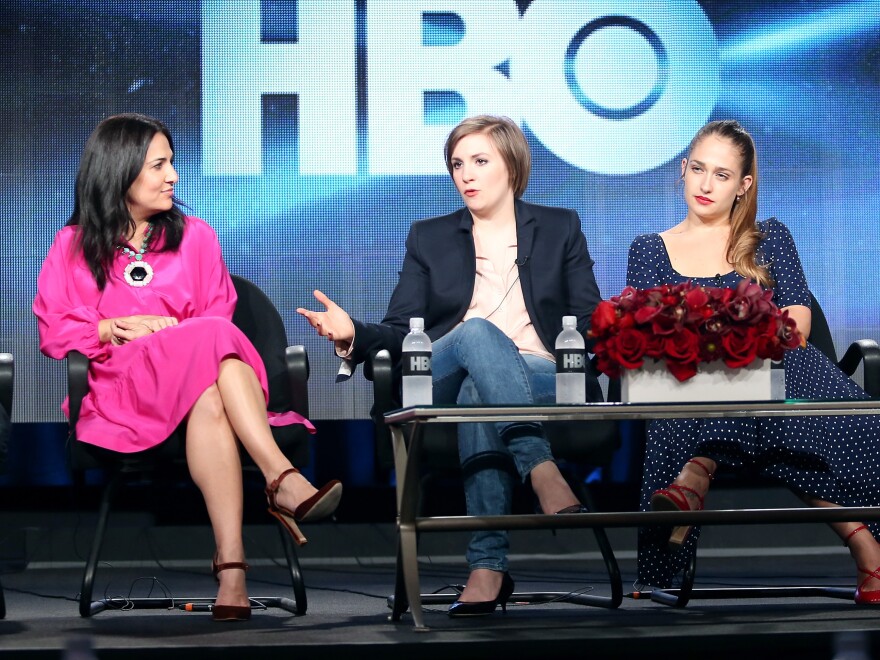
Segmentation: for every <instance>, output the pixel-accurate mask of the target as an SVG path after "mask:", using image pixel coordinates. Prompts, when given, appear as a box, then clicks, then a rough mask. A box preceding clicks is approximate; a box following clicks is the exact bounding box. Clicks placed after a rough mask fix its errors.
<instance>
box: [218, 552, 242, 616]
mask: <svg viewBox="0 0 880 660" xmlns="http://www.w3.org/2000/svg"><path fill="white" fill-rule="evenodd" d="M229 569H239V570H242V571H244V572H245V573H247V571H248V570H249V569H250V566H248V565H247V564H246V563H245V562H243V561H230V562H226V563H225V564H218V563H217V555H214V559H212V560H211V573H213V574H214V579H215V580H217V584H220V575H219V573H220V571H226V570H229ZM211 616H212V617H213V618H214V621H247V620H248V619H250V618H251V606H250V605H217V603H214V606H213V607H212V608H211Z"/></svg>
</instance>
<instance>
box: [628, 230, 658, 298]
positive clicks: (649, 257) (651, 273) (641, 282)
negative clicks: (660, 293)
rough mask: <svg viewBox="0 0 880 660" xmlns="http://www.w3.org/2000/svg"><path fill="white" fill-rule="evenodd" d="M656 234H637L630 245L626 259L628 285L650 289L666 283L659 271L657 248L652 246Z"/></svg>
mask: <svg viewBox="0 0 880 660" xmlns="http://www.w3.org/2000/svg"><path fill="white" fill-rule="evenodd" d="M653 236H656V234H643V235H641V236H637V237H636V238H635V239H634V240H633V242H632V243H631V244H630V246H629V255H628V256H627V260H626V285H627V286H631V287H634V288H636V289H650V288H651V287H654V286H659V285H660V284H664V282H661V281H660V276H659V273H658V271H657V259H658V254H657V250H656V249H654V248H652V247H651V238H652V237H653Z"/></svg>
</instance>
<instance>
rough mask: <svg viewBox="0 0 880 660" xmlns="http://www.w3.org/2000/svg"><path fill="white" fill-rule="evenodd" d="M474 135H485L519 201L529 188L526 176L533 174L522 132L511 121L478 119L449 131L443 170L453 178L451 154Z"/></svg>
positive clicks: (489, 117) (530, 153) (491, 116)
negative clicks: (504, 168)
mask: <svg viewBox="0 0 880 660" xmlns="http://www.w3.org/2000/svg"><path fill="white" fill-rule="evenodd" d="M474 133H485V134H486V135H488V136H489V137H490V138H491V140H492V142H493V144H494V145H495V148H496V149H498V152H499V153H500V154H501V157H502V158H503V159H504V164H505V165H507V171H508V173H509V174H510V187H511V188H512V189H513V196H514V197H515V198H517V199H518V198H520V197H522V195H523V193H524V192H525V191H526V186H528V185H529V173H530V172H531V170H532V152H531V150H530V149H529V143H528V142H527V141H526V136H525V135H523V132H522V130H521V129H520V127H519V126H517V125H516V122H514V121H513V120H512V119H510V117H501V116H495V115H477V116H476V117H468V118H467V119H464V120H463V121H462V122H461V123H460V124H459V125H458V126H456V127H455V128H453V129H452V132H451V133H450V134H449V137H447V138H446V146H445V147H444V148H443V154H444V156H445V157H446V169H447V170H449V174H450V176H451V175H452V152H453V151H454V150H455V146H456V145H457V144H458V143H459V141H461V139H462V138H464V137H466V136H468V135H473V134H474Z"/></svg>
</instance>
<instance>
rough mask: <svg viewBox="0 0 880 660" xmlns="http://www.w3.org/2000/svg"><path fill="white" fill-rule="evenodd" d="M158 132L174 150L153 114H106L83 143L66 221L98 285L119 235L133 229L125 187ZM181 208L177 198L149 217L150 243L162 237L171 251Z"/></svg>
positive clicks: (181, 223)
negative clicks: (75, 228)
mask: <svg viewBox="0 0 880 660" xmlns="http://www.w3.org/2000/svg"><path fill="white" fill-rule="evenodd" d="M157 133H162V135H164V136H165V137H166V138H167V139H168V144H169V145H170V146H171V150H172V152H173V151H174V142H173V140H172V139H171V133H170V131H169V130H168V128H167V127H166V126H165V124H163V123H162V122H161V121H159V120H158V119H153V118H152V117H147V116H145V115H139V114H123V115H114V116H112V117H108V118H107V119H105V120H104V121H102V122H101V123H100V124H98V125H97V126H96V127H95V130H94V131H92V134H91V135H90V136H89V139H88V141H87V142H86V146H85V149H84V150H83V155H82V159H81V160H80V163H79V171H78V172H77V175H76V191H75V197H74V203H73V213H71V215H70V219H69V220H68V221H67V224H68V225H77V226H79V229H80V231H79V245H80V248H81V249H82V252H83V257H84V258H85V260H86V263H87V264H88V265H89V270H91V272H92V275H93V276H94V277H95V282H96V283H97V284H98V288H99V289H102V290H103V289H104V286H105V285H106V284H107V274H108V272H109V268H110V264H111V263H112V261H113V258H114V255H115V253H116V249H117V248H116V246H117V245H118V244H119V241H120V240H121V239H122V237H124V236H127V235H128V234H129V233H131V232H132V231H134V229H135V222H134V219H133V218H132V217H131V213H129V210H128V204H127V203H126V195H127V194H128V190H129V188H131V185H132V184H133V183H134V182H135V180H136V179H137V178H138V176H139V175H140V173H141V170H142V169H143V167H144V160H145V159H146V157H147V149H148V148H149V146H150V142H151V141H152V140H153V137H154V136H155V135H156V134H157ZM183 218H184V215H183V211H181V210H180V208H179V207H178V205H177V200H176V199H175V200H174V203H173V204H172V206H171V209H169V210H168V211H162V212H160V213H157V214H156V215H154V216H152V217H151V218H150V221H151V222H152V223H153V225H154V227H155V229H154V230H153V243H154V244H155V243H156V242H157V239H158V238H159V236H163V237H164V242H163V245H162V248H161V250H162V251H172V252H173V251H174V250H177V248H179V247H180V242H181V241H182V240H183V227H184V221H183Z"/></svg>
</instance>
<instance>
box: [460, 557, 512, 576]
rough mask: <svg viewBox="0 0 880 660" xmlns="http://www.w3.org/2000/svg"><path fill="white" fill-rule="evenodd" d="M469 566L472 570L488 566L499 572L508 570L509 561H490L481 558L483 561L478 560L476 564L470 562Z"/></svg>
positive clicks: (491, 569)
mask: <svg viewBox="0 0 880 660" xmlns="http://www.w3.org/2000/svg"><path fill="white" fill-rule="evenodd" d="M468 568H470V569H471V570H472V571H475V570H476V569H478V568H488V569H489V570H490V571H495V572H497V573H504V572H505V571H507V562H506V561H502V562H490V561H485V560H481V561H478V562H476V563H474V564H469V565H468Z"/></svg>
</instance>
